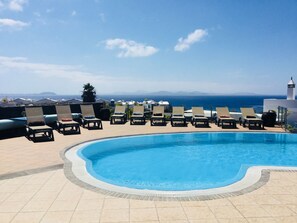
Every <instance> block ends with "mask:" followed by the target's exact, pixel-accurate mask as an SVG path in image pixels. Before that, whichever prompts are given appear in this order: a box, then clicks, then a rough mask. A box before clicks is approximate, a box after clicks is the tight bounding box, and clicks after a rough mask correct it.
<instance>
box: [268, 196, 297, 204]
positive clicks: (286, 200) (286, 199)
mask: <svg viewBox="0 0 297 223" xmlns="http://www.w3.org/2000/svg"><path fill="white" fill-rule="evenodd" d="M273 198H274V199H276V200H277V201H279V202H280V203H281V204H297V196H296V195H286V194H278V195H273Z"/></svg>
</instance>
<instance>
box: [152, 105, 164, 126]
mask: <svg viewBox="0 0 297 223" xmlns="http://www.w3.org/2000/svg"><path fill="white" fill-rule="evenodd" d="M156 124H160V125H166V119H165V114H164V106H154V108H153V114H152V117H151V125H156Z"/></svg>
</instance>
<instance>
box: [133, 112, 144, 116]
mask: <svg viewBox="0 0 297 223" xmlns="http://www.w3.org/2000/svg"><path fill="white" fill-rule="evenodd" d="M133 115H143V113H141V112H133Z"/></svg>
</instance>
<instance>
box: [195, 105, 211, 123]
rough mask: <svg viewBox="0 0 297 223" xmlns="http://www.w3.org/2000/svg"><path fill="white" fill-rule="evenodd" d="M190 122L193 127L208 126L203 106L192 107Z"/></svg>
mask: <svg viewBox="0 0 297 223" xmlns="http://www.w3.org/2000/svg"><path fill="white" fill-rule="evenodd" d="M191 122H192V125H194V126H195V127H209V120H208V118H207V117H205V114H204V109H203V107H192V121H191Z"/></svg>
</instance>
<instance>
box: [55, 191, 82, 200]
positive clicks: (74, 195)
mask: <svg viewBox="0 0 297 223" xmlns="http://www.w3.org/2000/svg"><path fill="white" fill-rule="evenodd" d="M82 193H83V191H82V189H80V190H79V191H71V190H67V189H63V190H62V191H61V192H60V193H59V195H58V196H57V200H73V201H78V200H79V199H80V198H81V196H82Z"/></svg>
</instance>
